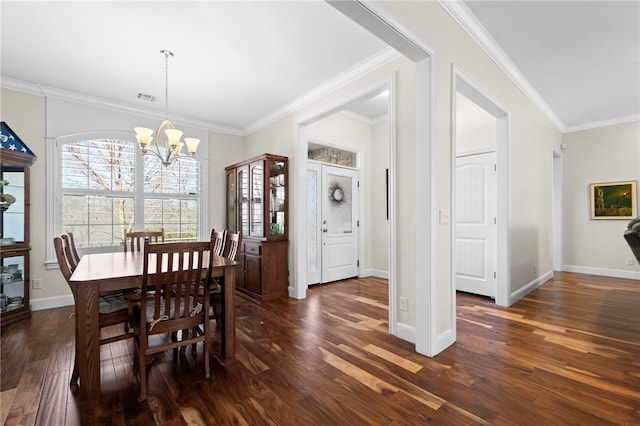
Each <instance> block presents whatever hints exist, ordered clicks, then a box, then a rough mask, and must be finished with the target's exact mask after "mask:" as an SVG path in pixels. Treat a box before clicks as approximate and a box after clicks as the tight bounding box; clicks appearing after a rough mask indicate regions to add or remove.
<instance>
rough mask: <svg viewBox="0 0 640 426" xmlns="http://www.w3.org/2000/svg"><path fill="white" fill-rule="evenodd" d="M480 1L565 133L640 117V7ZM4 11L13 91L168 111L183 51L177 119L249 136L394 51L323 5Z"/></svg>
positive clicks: (125, 5) (175, 97)
mask: <svg viewBox="0 0 640 426" xmlns="http://www.w3.org/2000/svg"><path fill="white" fill-rule="evenodd" d="M461 5H462V4H461ZM466 5H467V6H469V8H470V9H471V10H472V11H473V13H474V14H476V15H477V17H478V21H479V22H481V23H482V24H483V25H484V27H486V28H487V29H488V31H489V32H490V33H491V35H492V36H493V39H495V40H496V41H497V42H498V43H499V44H500V46H501V47H502V49H503V50H504V52H506V53H507V54H508V56H509V58H510V60H511V61H512V62H513V64H515V69H517V70H519V71H520V72H521V73H522V75H524V76H525V78H526V80H527V81H528V83H530V84H531V85H532V86H533V87H534V88H535V89H534V90H535V91H537V93H538V94H539V95H540V97H541V98H542V99H543V101H542V103H546V105H543V106H542V108H543V109H544V108H547V109H548V110H549V111H551V112H550V114H551V115H554V114H555V116H556V117H557V118H558V120H557V121H556V123H557V124H558V125H559V127H560V128H561V129H563V130H564V129H566V128H575V127H580V126H587V125H589V124H590V123H594V122H603V121H611V120H614V121H615V120H618V119H620V118H624V117H629V116H633V115H636V116H637V115H638V114H640V86H639V84H640V83H639V81H640V76H639V75H638V73H639V65H638V64H639V55H640V8H639V5H640V3H639V2H636V1H627V2H614V1H603V2H591V1H567V2H565V1H551V2H541V1H538V2H525V1H496V2H493V1H467V2H466ZM463 7H464V6H463ZM0 18H1V33H0V35H1V51H0V53H1V57H0V75H1V76H2V85H3V86H5V87H11V85H14V86H16V85H18V86H19V84H18V83H19V82H28V83H33V84H35V85H37V86H38V87H39V88H40V89H41V90H42V91H43V92H45V93H46V92H47V91H49V92H51V90H61V91H65V92H67V91H68V92H72V93H80V94H84V95H89V96H92V97H96V98H100V99H105V100H108V101H110V102H116V103H119V104H125V105H127V106H132V107H134V108H139V109H149V108H151V109H155V110H157V111H160V112H162V111H164V108H165V106H164V99H165V96H164V89H165V87H164V71H165V70H164V56H163V55H161V54H160V53H159V51H160V50H161V49H169V50H171V51H173V53H174V54H175V57H174V58H172V59H170V62H169V110H170V115H171V116H172V117H175V116H176V115H178V116H183V117H189V118H190V119H193V120H196V121H198V122H201V123H203V124H205V125H207V126H208V127H210V128H216V129H220V130H228V131H231V132H236V133H240V134H242V133H244V132H246V131H247V129H251V128H252V127H255V125H256V123H260V122H263V121H264V120H265V119H267V118H268V117H270V116H272V115H273V114H274V113H275V112H277V111H279V110H283V109H286V108H287V106H289V105H292V104H295V103H297V102H298V103H299V102H300V101H301V100H302V99H305V98H308V96H309V95H310V94H311V93H313V92H314V91H315V90H317V88H318V87H326V86H325V85H327V84H329V83H330V82H331V81H335V80H336V78H340V77H343V76H345V75H349V73H350V72H353V71H354V70H357V69H362V67H363V66H364V65H365V64H367V63H368V62H374V61H375V60H376V59H377V58H380V57H384V56H385V55H387V56H388V54H389V48H388V47H387V46H386V45H385V44H384V43H382V42H381V41H380V40H378V39H377V38H376V37H375V36H373V35H371V34H370V33H368V32H367V31H366V30H364V29H363V28H361V27H359V26H358V25H356V24H355V23H354V22H353V21H351V20H350V19H349V18H347V17H345V16H343V15H342V14H341V13H340V12H338V11H337V10H335V9H334V8H333V7H331V6H330V5H329V4H327V3H324V2H322V1H285V2H276V1H255V2H254V1H251V2H249V1H243V2H221V1H197V2H191V1H189V2H187V1H180V2H148V1H145V2H119V1H107V2H75V1H73V2H58V1H44V2H22V1H7V0H3V1H2V2H1V3H0ZM139 92H141V93H145V94H149V95H152V96H155V97H156V102H155V103H149V102H148V101H142V100H139V99H137V97H136V96H137V94H138V93H139ZM383 109H384V103H383ZM358 114H361V115H365V114H369V117H370V118H371V117H373V118H377V116H379V115H380V114H381V112H380V110H379V109H378V110H374V111H373V112H370V113H367V112H366V111H365V110H360V111H358Z"/></svg>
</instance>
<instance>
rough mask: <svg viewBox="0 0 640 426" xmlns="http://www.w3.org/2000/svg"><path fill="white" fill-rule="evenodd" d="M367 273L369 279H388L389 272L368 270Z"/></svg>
mask: <svg viewBox="0 0 640 426" xmlns="http://www.w3.org/2000/svg"><path fill="white" fill-rule="evenodd" d="M368 271H369V276H370V277H374V278H383V279H385V280H388V279H389V271H381V270H380V269H369V270H368Z"/></svg>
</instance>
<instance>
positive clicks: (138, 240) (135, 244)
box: [124, 228, 164, 253]
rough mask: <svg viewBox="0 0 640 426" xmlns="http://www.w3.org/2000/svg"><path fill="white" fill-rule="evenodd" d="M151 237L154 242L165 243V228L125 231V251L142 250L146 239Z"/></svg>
mask: <svg viewBox="0 0 640 426" xmlns="http://www.w3.org/2000/svg"><path fill="white" fill-rule="evenodd" d="M147 238H148V239H149V241H151V242H152V243H164V228H162V229H161V230H160V231H125V233H124V251H125V253H126V252H127V251H140V250H141V249H142V248H143V247H144V241H145V240H146V239H147Z"/></svg>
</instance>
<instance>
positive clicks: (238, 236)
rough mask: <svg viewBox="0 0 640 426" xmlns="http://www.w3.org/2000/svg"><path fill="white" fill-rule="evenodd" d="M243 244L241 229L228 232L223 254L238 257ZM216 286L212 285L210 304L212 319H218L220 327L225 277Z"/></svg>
mask: <svg viewBox="0 0 640 426" xmlns="http://www.w3.org/2000/svg"><path fill="white" fill-rule="evenodd" d="M241 244H242V233H241V232H240V231H238V232H235V233H227V236H226V241H225V243H224V252H223V256H224V257H226V258H227V259H230V260H237V259H238V251H239V250H240V245H241ZM215 284H216V285H215V286H212V288H211V291H210V302H209V303H210V305H211V311H212V312H213V314H212V315H211V319H215V320H216V325H217V326H218V327H219V326H221V325H222V318H223V317H224V310H223V308H224V304H223V303H222V286H223V285H224V277H220V278H218V279H217V280H216V281H215Z"/></svg>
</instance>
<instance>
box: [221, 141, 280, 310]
mask: <svg viewBox="0 0 640 426" xmlns="http://www.w3.org/2000/svg"><path fill="white" fill-rule="evenodd" d="M287 162H288V159H287V157H283V156H280V155H273V154H263V155H260V156H257V157H254V158H251V159H248V160H246V161H243V162H240V163H236V164H233V165H231V166H228V167H226V168H225V170H226V174H227V229H228V231H229V232H232V231H233V232H237V231H240V232H241V233H242V247H241V250H240V253H239V256H238V263H239V265H238V273H237V275H236V289H237V290H238V291H241V292H243V293H244V294H247V295H249V296H251V297H254V298H255V299H258V300H262V301H267V300H270V299H274V298H276V297H282V296H286V295H287V294H288V285H289V284H288V283H289V267H288V250H287V246H288V240H287V235H288V233H289V229H288V227H289V223H288V201H289V196H288V194H287V190H288V178H289V176H288V168H287V167H288V166H287Z"/></svg>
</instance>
